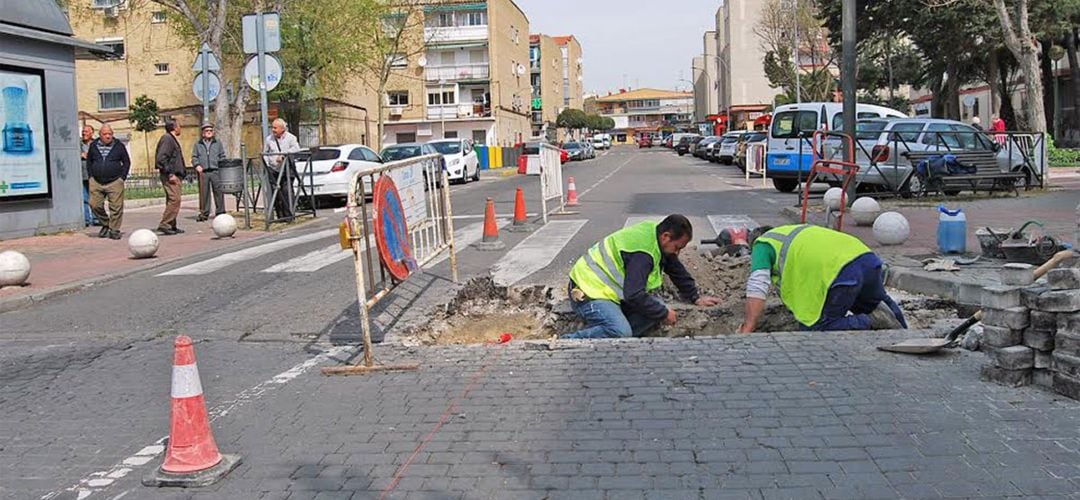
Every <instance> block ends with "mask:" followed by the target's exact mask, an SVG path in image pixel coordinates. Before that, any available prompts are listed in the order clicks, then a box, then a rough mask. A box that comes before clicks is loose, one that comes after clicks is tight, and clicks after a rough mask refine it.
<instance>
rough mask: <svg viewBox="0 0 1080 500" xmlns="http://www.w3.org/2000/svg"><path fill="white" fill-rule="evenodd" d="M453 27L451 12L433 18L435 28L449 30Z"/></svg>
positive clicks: (441, 13)
mask: <svg viewBox="0 0 1080 500" xmlns="http://www.w3.org/2000/svg"><path fill="white" fill-rule="evenodd" d="M453 26H454V13H453V12H440V13H439V15H438V16H436V17H435V27H437V28H450V27H453Z"/></svg>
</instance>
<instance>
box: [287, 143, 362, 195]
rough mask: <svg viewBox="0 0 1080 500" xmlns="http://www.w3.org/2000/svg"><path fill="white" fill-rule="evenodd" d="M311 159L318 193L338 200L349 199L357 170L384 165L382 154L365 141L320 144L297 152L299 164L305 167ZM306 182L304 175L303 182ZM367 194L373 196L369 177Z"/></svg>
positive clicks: (315, 189) (313, 178)
mask: <svg viewBox="0 0 1080 500" xmlns="http://www.w3.org/2000/svg"><path fill="white" fill-rule="evenodd" d="M309 159H310V160H311V172H312V174H311V175H312V180H313V184H314V186H315V187H314V191H315V196H319V197H332V198H338V199H345V198H348V196H349V189H350V188H351V187H352V178H353V175H354V174H356V172H363V171H366V170H372V169H375V168H378V167H380V166H382V164H383V159H382V158H381V157H380V156H379V154H378V153H376V152H375V151H372V150H371V148H369V147H367V146H364V145H363V144H343V145H338V146H320V147H318V148H311V149H309V150H307V151H302V152H300V153H297V154H296V162H297V164H298V165H303V166H304V168H307V162H308V160H309ZM307 181H308V179H307V178H306V177H305V178H304V179H303V182H305V183H306V182H307ZM364 194H365V195H368V196H370V195H371V180H370V179H368V178H365V179H364Z"/></svg>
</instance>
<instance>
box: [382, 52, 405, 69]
mask: <svg viewBox="0 0 1080 500" xmlns="http://www.w3.org/2000/svg"><path fill="white" fill-rule="evenodd" d="M386 59H388V60H389V62H390V67H391V68H394V69H401V68H407V67H409V58H408V56H406V55H405V54H391V55H389V56H386Z"/></svg>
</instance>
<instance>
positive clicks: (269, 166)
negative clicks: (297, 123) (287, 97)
mask: <svg viewBox="0 0 1080 500" xmlns="http://www.w3.org/2000/svg"><path fill="white" fill-rule="evenodd" d="M263 144H265V146H263V152H264V153H295V152H297V151H300V141H298V140H297V139H296V136H295V135H292V134H290V133H289V131H288V130H287V128H286V123H285V120H282V119H281V118H278V119H276V120H274V123H273V124H272V125H271V127H270V135H268V136H266V140H264V141H263ZM263 159H264V160H266V173H267V174H268V175H269V176H270V182H271V183H274V182H278V180H277V179H278V176H279V175H281V172H282V169H283V168H293V165H292V162H291V161H289V159H288V157H287V156H285V155H283V154H281V155H269V156H264V157H263ZM290 173H291V178H293V179H295V178H296V172H295V170H293V171H292V172H290ZM274 213H275V214H276V216H277V218H279V219H282V218H289V217H292V216H293V213H292V182H291V181H290V175H281V181H280V183H279V184H278V192H277V196H276V197H274Z"/></svg>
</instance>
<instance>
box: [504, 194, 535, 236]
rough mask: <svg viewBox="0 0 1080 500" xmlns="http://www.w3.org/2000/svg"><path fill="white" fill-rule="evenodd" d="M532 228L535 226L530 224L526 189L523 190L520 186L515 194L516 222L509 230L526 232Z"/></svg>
mask: <svg viewBox="0 0 1080 500" xmlns="http://www.w3.org/2000/svg"><path fill="white" fill-rule="evenodd" d="M532 230H533V227H532V225H531V224H529V216H528V214H527V213H526V212H525V191H522V189H521V188H520V187H519V188H517V193H516V194H515V195H514V223H513V224H512V225H511V226H510V229H509V231H513V232H517V233H524V232H529V231H532Z"/></svg>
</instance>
